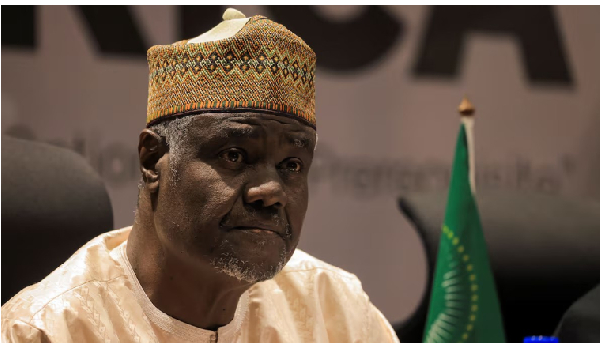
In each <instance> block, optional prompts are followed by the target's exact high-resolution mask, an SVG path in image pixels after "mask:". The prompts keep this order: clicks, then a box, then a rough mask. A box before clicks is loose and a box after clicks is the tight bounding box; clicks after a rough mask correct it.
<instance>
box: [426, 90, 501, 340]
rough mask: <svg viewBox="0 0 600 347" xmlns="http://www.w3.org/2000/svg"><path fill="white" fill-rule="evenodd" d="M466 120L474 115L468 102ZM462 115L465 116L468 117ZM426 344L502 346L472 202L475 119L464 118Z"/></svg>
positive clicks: (493, 292)
mask: <svg viewBox="0 0 600 347" xmlns="http://www.w3.org/2000/svg"><path fill="white" fill-rule="evenodd" d="M465 102H466V103H467V106H468V107H467V109H468V110H467V111H469V110H470V111H469V112H465V113H466V114H469V115H471V114H472V113H473V110H472V107H471V106H470V104H468V101H466V99H465V101H463V104H461V113H463V112H464V107H466V106H464V104H465ZM465 113H463V114H465ZM462 118H463V119H462V124H461V126H460V132H459V134H458V141H457V144H456V152H455V156H454V163H453V165H452V178H451V181H450V191H449V194H448V203H447V205H446V215H445V218H444V225H443V226H442V234H441V237H440V246H439V251H438V257H437V265H436V269H435V276H434V281H433V288H432V293H431V301H430V304H429V313H428V315H427V325H426V327H425V336H424V342H504V340H505V338H504V329H503V327H502V319H501V314H500V307H499V305H498V297H497V295H496V289H495V286H494V278H493V276H492V272H491V269H490V264H489V259H488V254H487V250H486V245H485V239H484V237H483V231H482V228H481V222H480V220H479V212H478V211H477V204H476V202H475V197H474V189H472V187H474V184H473V182H474V176H473V166H474V165H473V155H472V151H470V145H471V146H472V137H471V133H470V131H471V130H472V122H473V119H472V118H471V117H462Z"/></svg>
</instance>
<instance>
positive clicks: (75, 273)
mask: <svg viewBox="0 0 600 347" xmlns="http://www.w3.org/2000/svg"><path fill="white" fill-rule="evenodd" d="M123 233H124V231H123V229H121V230H114V231H111V232H108V233H105V234H101V235H99V236H97V237H95V238H94V239H92V240H90V241H89V242H88V243H86V244H85V245H84V246H82V247H81V248H80V249H79V250H77V251H76V252H75V253H74V254H73V255H72V256H71V257H69V259H67V261H65V262H64V263H63V264H62V265H61V266H59V267H58V268H56V269H55V270H54V271H53V272H51V273H50V274H49V275H48V276H46V277H45V278H44V279H43V280H41V281H40V282H37V283H35V284H33V285H30V286H28V287H25V288H24V289H22V290H21V291H20V292H19V293H17V294H16V295H15V296H13V297H12V298H11V299H10V300H9V301H7V302H6V303H5V304H4V305H2V321H3V322H6V321H14V320H18V321H22V322H25V323H30V322H31V321H32V320H33V319H34V318H35V316H36V315H37V314H38V313H40V312H41V311H43V310H44V309H45V308H46V307H48V306H53V303H56V302H64V301H65V300H67V297H69V296H72V295H76V293H77V291H78V289H79V290H86V287H88V286H93V285H94V284H95V283H98V282H108V281H110V280H112V279H114V278H115V277H121V276H122V272H120V271H114V266H111V263H113V262H114V259H112V257H111V255H110V251H111V247H113V246H117V245H118V244H119V242H118V241H119V240H120V239H123ZM126 236H127V235H125V238H124V239H125V240H126V239H127V237H126ZM67 301H68V300H67Z"/></svg>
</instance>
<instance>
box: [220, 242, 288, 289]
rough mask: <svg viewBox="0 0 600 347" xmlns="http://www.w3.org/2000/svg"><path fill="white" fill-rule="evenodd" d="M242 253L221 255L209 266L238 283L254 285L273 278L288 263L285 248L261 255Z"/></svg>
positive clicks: (229, 252)
mask: <svg viewBox="0 0 600 347" xmlns="http://www.w3.org/2000/svg"><path fill="white" fill-rule="evenodd" d="M278 248H279V247H278ZM265 251H266V250H265ZM243 253H244V252H232V251H228V252H224V253H221V254H220V255H219V256H218V257H217V258H215V259H214V260H213V261H212V262H211V264H212V265H213V266H214V268H215V269H216V270H217V271H219V272H221V273H224V274H227V275H229V276H231V277H233V278H236V279H237V280H239V281H243V282H248V283H256V282H263V281H266V280H269V279H271V278H273V277H275V275H277V274H278V273H279V272H280V271H281V270H282V269H283V267H284V266H285V264H286V263H287V261H288V258H287V251H286V247H281V248H279V249H276V250H271V251H269V252H268V253H262V254H260V253H254V254H243Z"/></svg>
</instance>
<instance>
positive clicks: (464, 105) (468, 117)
mask: <svg viewBox="0 0 600 347" xmlns="http://www.w3.org/2000/svg"><path fill="white" fill-rule="evenodd" d="M458 113H459V114H460V120H461V122H462V123H463V124H464V126H465V134H466V136H467V148H468V151H469V182H470V184H471V193H472V194H473V195H475V143H474V141H475V139H474V137H473V127H474V125H475V124H474V116H475V108H474V107H473V104H471V102H470V101H469V99H467V96H466V95H465V96H464V97H463V99H462V101H461V102H460V105H458Z"/></svg>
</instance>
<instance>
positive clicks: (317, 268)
mask: <svg viewBox="0 0 600 347" xmlns="http://www.w3.org/2000/svg"><path fill="white" fill-rule="evenodd" d="M282 272H283V273H293V272H323V273H326V274H329V275H331V276H333V277H340V278H344V279H346V280H350V281H351V282H355V284H356V285H359V286H360V285H361V283H360V280H359V279H358V277H356V275H354V274H353V273H350V272H348V271H346V270H344V269H341V268H339V267H337V266H334V265H331V264H329V263H326V262H325V261H323V260H321V259H318V258H316V257H314V256H312V255H310V254H308V253H306V252H304V251H302V250H300V249H296V251H295V252H294V255H293V256H292V258H291V259H290V261H289V262H288V263H287V264H286V266H285V267H284V268H283V270H282Z"/></svg>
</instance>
